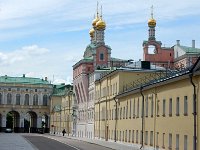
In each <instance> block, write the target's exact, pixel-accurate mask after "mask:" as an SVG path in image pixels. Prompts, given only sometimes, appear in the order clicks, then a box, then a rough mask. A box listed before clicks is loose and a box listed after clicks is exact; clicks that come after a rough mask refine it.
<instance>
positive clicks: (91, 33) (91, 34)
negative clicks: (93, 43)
mask: <svg viewBox="0 0 200 150" xmlns="http://www.w3.org/2000/svg"><path fill="white" fill-rule="evenodd" d="M94 32H95V31H94V29H93V28H92V29H90V31H89V34H90V37H93V36H94Z"/></svg>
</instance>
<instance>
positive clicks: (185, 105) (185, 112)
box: [184, 96, 188, 116]
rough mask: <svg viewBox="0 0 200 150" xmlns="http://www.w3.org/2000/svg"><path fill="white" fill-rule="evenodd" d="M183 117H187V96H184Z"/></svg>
mask: <svg viewBox="0 0 200 150" xmlns="http://www.w3.org/2000/svg"><path fill="white" fill-rule="evenodd" d="M184 115H185V116H187V115H188V98H187V96H184Z"/></svg>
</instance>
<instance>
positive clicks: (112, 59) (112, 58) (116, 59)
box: [111, 57, 128, 61]
mask: <svg viewBox="0 0 200 150" xmlns="http://www.w3.org/2000/svg"><path fill="white" fill-rule="evenodd" d="M111 61H128V60H125V59H119V58H114V57H111Z"/></svg>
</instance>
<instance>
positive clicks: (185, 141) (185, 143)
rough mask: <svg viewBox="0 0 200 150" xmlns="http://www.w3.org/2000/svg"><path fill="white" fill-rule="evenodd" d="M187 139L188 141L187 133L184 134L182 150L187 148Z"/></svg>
mask: <svg viewBox="0 0 200 150" xmlns="http://www.w3.org/2000/svg"><path fill="white" fill-rule="evenodd" d="M187 141H188V137H187V135H184V150H188V143H187Z"/></svg>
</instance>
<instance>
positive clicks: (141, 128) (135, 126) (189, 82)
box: [95, 59, 200, 150]
mask: <svg viewBox="0 0 200 150" xmlns="http://www.w3.org/2000/svg"><path fill="white" fill-rule="evenodd" d="M199 70H200V59H198V61H197V62H196V64H195V65H194V66H193V67H192V68H187V69H184V70H182V71H179V72H174V73H172V74H171V75H167V76H165V77H164V76H162V77H160V78H157V79H153V78H152V79H151V80H149V81H148V82H146V83H142V82H141V83H140V84H138V85H135V86H133V87H132V88H128V89H125V90H122V91H121V92H120V85H122V83H120V79H117V74H110V76H105V77H104V78H102V79H100V80H99V81H97V82H96V84H97V85H96V90H97V91H96V92H97V94H96V95H97V97H96V103H95V136H97V137H98V138H101V139H105V140H112V141H116V142H121V143H126V144H131V145H132V146H133V147H135V148H136V149H139V148H142V149H149V150H151V149H152V150H153V149H158V150H161V149H162V150H164V149H170V150H172V149H180V150H182V149H184V150H191V149H196V150H197V149H200V144H199V143H200V142H199V135H200V134H199V133H200V132H199V130H198V129H199V123H200V119H199V114H198V113H197V112H199V111H200V108H199V105H198V104H199V92H200V91H199V88H198V87H199V84H200V71H199ZM122 77H123V78H125V79H126V81H128V77H127V76H124V75H123V76H122ZM133 77H135V76H134V75H132V79H133ZM110 79H112V80H111V83H115V84H113V85H112V84H111V85H112V86H111V87H112V88H110V87H109V86H108V85H109V84H108V83H110V81H109V80H110ZM116 83H117V84H116ZM114 85H115V87H114V89H113V86H114ZM116 85H117V88H116ZM115 88H116V89H115ZM105 89H106V90H105ZM108 89H109V90H108ZM106 91H107V93H106ZM100 93H101V94H100ZM113 93H114V94H113ZM115 93H116V94H115ZM109 96H111V97H109ZM194 147H196V148H194Z"/></svg>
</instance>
